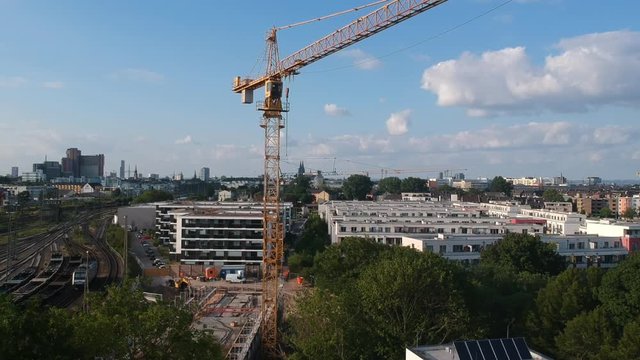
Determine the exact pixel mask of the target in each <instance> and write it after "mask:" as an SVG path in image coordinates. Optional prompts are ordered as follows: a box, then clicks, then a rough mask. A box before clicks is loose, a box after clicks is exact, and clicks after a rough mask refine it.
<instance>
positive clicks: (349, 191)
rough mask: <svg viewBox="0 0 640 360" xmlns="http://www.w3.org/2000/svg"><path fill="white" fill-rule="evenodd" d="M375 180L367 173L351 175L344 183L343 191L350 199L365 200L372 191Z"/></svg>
mask: <svg viewBox="0 0 640 360" xmlns="http://www.w3.org/2000/svg"><path fill="white" fill-rule="evenodd" d="M371 188H373V182H372V181H371V179H370V178H369V177H368V176H365V175H358V174H355V175H351V176H349V177H348V178H347V180H345V181H344V183H343V184H342V192H343V193H344V196H345V198H347V199H349V200H364V199H366V197H367V194H369V193H371Z"/></svg>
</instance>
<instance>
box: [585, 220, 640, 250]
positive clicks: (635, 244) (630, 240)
mask: <svg viewBox="0 0 640 360" xmlns="http://www.w3.org/2000/svg"><path fill="white" fill-rule="evenodd" d="M580 232H581V233H583V234H590V235H591V234H593V235H598V236H613V237H617V238H619V239H620V241H621V242H622V246H623V247H624V248H626V249H627V250H629V251H637V250H640V223H638V222H625V221H616V220H608V219H602V220H587V221H586V223H585V225H584V226H583V227H581V229H580Z"/></svg>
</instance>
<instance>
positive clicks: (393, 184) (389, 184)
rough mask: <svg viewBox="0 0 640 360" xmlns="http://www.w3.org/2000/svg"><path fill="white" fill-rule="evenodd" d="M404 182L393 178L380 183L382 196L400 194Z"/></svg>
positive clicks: (379, 188) (379, 190)
mask: <svg viewBox="0 0 640 360" xmlns="http://www.w3.org/2000/svg"><path fill="white" fill-rule="evenodd" d="M401 184H402V181H401V180H400V178H398V177H395V176H392V177H387V178H384V179H382V180H380V181H379V182H378V192H379V193H380V194H386V193H389V194H400V192H401Z"/></svg>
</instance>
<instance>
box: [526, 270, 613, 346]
mask: <svg viewBox="0 0 640 360" xmlns="http://www.w3.org/2000/svg"><path fill="white" fill-rule="evenodd" d="M603 274H604V270H602V269H600V268H595V267H591V268H589V269H587V270H582V269H575V268H571V269H567V270H565V271H563V272H562V273H560V275H558V276H557V277H555V278H553V279H551V280H550V281H549V282H548V283H547V285H546V286H545V287H544V288H542V289H541V290H540V291H539V292H538V296H537V298H536V302H535V309H534V311H532V313H531V315H530V317H529V319H528V321H527V328H528V334H529V339H530V340H531V341H532V343H533V344H535V348H536V349H540V350H541V351H543V352H545V353H548V354H549V355H557V353H558V349H557V348H556V347H555V340H554V338H555V337H556V336H558V335H559V334H561V333H562V332H563V331H564V328H565V325H566V324H567V322H568V321H569V320H571V319H573V318H575V317H576V316H578V315H579V314H581V313H586V312H589V311H591V310H594V309H595V308H596V307H597V306H598V305H599V304H600V301H599V300H598V287H599V286H600V283H601V281H602V276H603Z"/></svg>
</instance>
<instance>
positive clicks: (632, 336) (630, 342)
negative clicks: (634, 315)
mask: <svg viewBox="0 0 640 360" xmlns="http://www.w3.org/2000/svg"><path fill="white" fill-rule="evenodd" d="M613 355H614V356H613V358H615V359H640V319H636V320H634V321H632V322H630V323H628V324H627V325H626V326H625V327H624V332H623V334H622V338H621V339H620V341H619V342H618V348H617V350H616V351H615V352H614V353H613Z"/></svg>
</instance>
